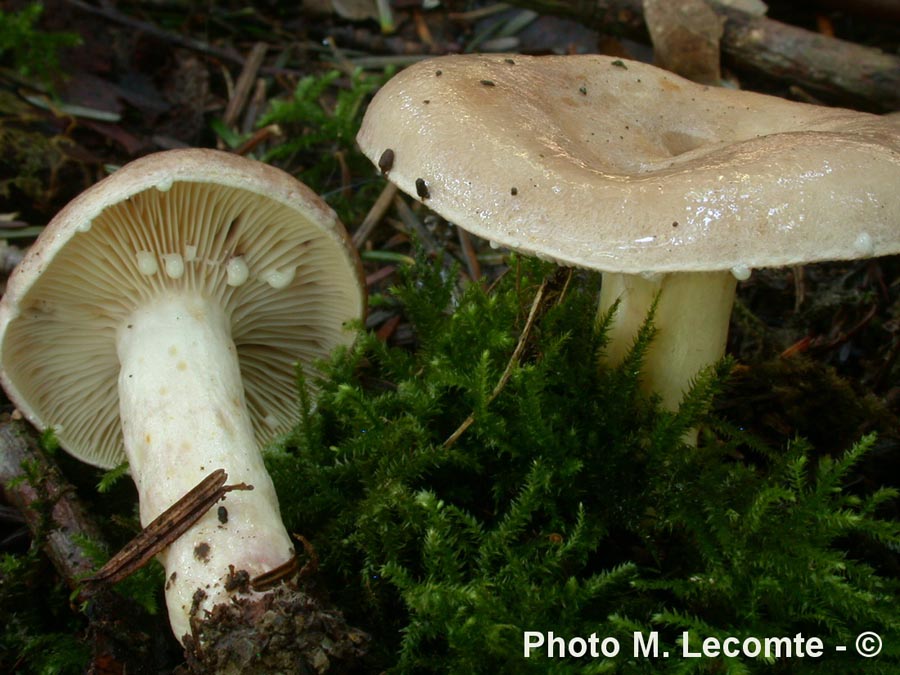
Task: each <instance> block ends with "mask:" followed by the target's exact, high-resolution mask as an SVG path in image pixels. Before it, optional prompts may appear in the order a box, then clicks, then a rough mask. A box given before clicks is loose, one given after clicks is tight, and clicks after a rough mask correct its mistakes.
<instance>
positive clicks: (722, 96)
mask: <svg viewBox="0 0 900 675" xmlns="http://www.w3.org/2000/svg"><path fill="white" fill-rule="evenodd" d="M357 140H358V142H359V145H360V147H361V148H362V150H363V152H364V153H366V155H367V156H368V157H369V158H370V159H371V160H372V161H373V162H377V161H378V159H379V157H380V156H381V155H382V153H383V152H384V151H385V150H386V149H388V148H390V149H391V151H392V159H393V161H392V163H391V168H390V172H389V173H388V178H389V179H390V180H391V181H393V182H395V183H396V184H397V185H398V186H399V187H400V188H401V189H402V190H404V191H405V192H407V193H408V194H410V195H412V196H414V197H417V198H419V199H427V205H428V207H429V208H431V209H432V210H434V211H436V212H437V213H440V214H441V215H442V216H444V217H445V218H447V219H448V220H450V221H452V222H454V223H456V224H457V225H459V226H460V227H463V228H465V229H467V230H469V231H471V232H473V233H475V234H477V235H480V236H482V237H484V238H486V239H489V240H491V241H494V242H498V243H500V244H503V245H505V246H508V247H510V248H513V249H516V250H520V251H523V252H526V253H532V254H537V255H541V256H544V257H548V258H551V259H554V260H556V261H559V262H562V263H565V264H570V265H577V266H582V267H589V268H594V269H599V270H603V271H608V272H622V273H642V272H676V271H715V270H729V269H735V270H744V269H752V268H754V267H767V266H779V265H787V264H793V263H802V262H811V261H815V260H832V259H850V258H859V257H868V256H877V255H886V254H890V253H897V252H900V236H898V235H900V226H898V224H900V191H898V186H900V128H898V126H897V125H895V124H891V123H890V121H889V120H886V119H882V118H880V117H878V116H876V115H869V114H866V113H860V112H854V111H850V110H842V109H834V108H824V107H819V106H812V105H805V104H801V103H795V102H791V101H786V100H783V99H779V98H775V97H771V96H765V95H762V94H756V93H752V92H745V91H735V90H730V89H724V88H721V89H720V88H713V87H707V86H702V85H698V84H695V83H692V82H690V81H688V80H685V79H682V78H680V77H678V76H676V75H673V74H671V73H668V72H666V71H664V70H661V69H659V68H655V67H653V66H649V65H646V64H643V63H638V62H635V61H627V60H624V59H614V58H610V57H606V56H542V57H527V56H519V55H515V56H494V55H465V56H447V57H440V58H437V59H432V60H429V61H423V62H420V63H418V64H416V65H414V66H411V67H409V68H407V69H405V70H403V71H401V72H400V73H399V74H398V75H396V76H395V77H394V78H392V79H391V80H390V81H389V82H388V83H387V84H386V85H385V86H384V87H383V88H382V89H381V90H380V91H379V92H378V93H377V95H376V96H375V98H374V99H373V101H372V103H371V104H370V105H369V108H368V111H367V112H366V116H365V119H364V121H363V124H362V128H361V130H360V132H359V136H358V137H357ZM423 188H424V189H423Z"/></svg>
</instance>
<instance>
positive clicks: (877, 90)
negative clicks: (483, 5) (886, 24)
mask: <svg viewBox="0 0 900 675" xmlns="http://www.w3.org/2000/svg"><path fill="white" fill-rule="evenodd" d="M511 4H514V5H518V6H520V7H528V8H531V9H534V10H537V11H539V12H541V13H546V14H556V15H559V16H569V17H572V18H574V19H576V20H578V21H581V22H584V23H585V24H587V25H590V26H593V27H594V28H596V29H597V30H600V31H603V32H608V33H610V34H613V35H625V36H626V37H630V38H632V39H636V40H641V41H644V42H647V41H648V37H647V29H646V26H645V25H644V15H643V6H642V2H641V0H511ZM712 6H713V8H714V9H715V11H716V12H717V13H718V14H719V15H720V16H721V17H722V18H723V19H724V20H725V32H724V35H723V36H722V52H723V56H724V58H725V60H726V62H728V63H729V64H730V65H731V66H733V67H735V68H739V69H741V68H743V69H746V70H751V71H754V72H757V73H763V74H765V75H767V76H769V77H775V78H777V79H779V80H782V81H785V82H787V83H792V84H796V85H798V86H800V87H801V88H803V89H807V90H810V91H813V92H815V93H816V95H818V96H822V97H823V98H827V99H829V100H831V101H832V102H837V103H843V104H845V105H853V106H861V107H865V108H867V109H871V110H876V111H889V110H897V109H900V57H898V56H897V55H895V54H889V53H885V52H882V51H881V50H879V49H874V48H872V47H864V46H862V45H858V44H855V43H852V42H847V41H845V40H839V39H837V38H833V37H828V36H827V35H820V34H818V33H813V32H811V31H808V30H804V29H802V28H797V27H795V26H789V25H787V24H784V23H781V22H779V21H774V20H772V19H768V18H766V17H762V16H753V15H750V14H747V13H745V12H741V11H739V10H735V9H730V8H727V7H724V6H722V5H720V4H714V5H712Z"/></svg>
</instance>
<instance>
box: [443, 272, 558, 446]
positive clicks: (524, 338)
mask: <svg viewBox="0 0 900 675" xmlns="http://www.w3.org/2000/svg"><path fill="white" fill-rule="evenodd" d="M547 281H548V278H546V277H545V278H544V280H543V281H542V282H541V285H540V286H539V287H538V290H537V293H535V294H534V300H532V301H531V309H530V310H529V311H528V318H527V319H526V320H525V326H524V327H523V328H522V332H521V334H520V335H519V341H518V342H517V343H516V348H515V349H514V350H513V353H512V355H511V356H510V357H509V361H507V362H506V368H505V369H504V370H503V374H502V375H501V376H500V379H499V380H497V384H496V385H494V389H493V391H491V395H490V396H489V397H488V400H487V403H486V405H490V404H491V403H493V401H494V399H496V398H497V397H498V396H499V395H500V392H501V391H503V388H504V387H505V386H506V383H507V382H509V378H510V377H511V376H512V372H513V369H514V368H515V367H516V365H517V364H518V363H519V359H520V358H521V357H522V351H523V350H524V349H525V344H526V343H527V342H528V336H529V335H530V334H531V328H532V326H533V325H534V320H535V318H536V317H537V312H538V308H539V307H540V306H541V301H542V300H543V298H544V291H545V290H546V288H547ZM474 422H475V415H474V413H472V414H470V415H469V416H468V417H466V419H464V420H463V422H462V424H460V425H459V426H458V427H457V428H456V431H454V432H453V433H452V434H450V436H448V437H447V440H445V441H444V443H443V446H442V447H443V448H444V449H447V448H449V447H450V446H452V445H453V444H454V443H456V441H458V440H459V438H460V436H462V435H463V434H464V433H465V432H466V429H468V428H469V427H470V426H472V424H473V423H474Z"/></svg>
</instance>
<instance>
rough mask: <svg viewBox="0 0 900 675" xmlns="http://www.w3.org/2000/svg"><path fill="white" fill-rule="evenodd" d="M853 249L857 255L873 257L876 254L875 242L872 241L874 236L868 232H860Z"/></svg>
mask: <svg viewBox="0 0 900 675" xmlns="http://www.w3.org/2000/svg"><path fill="white" fill-rule="evenodd" d="M853 248H854V249H855V250H856V252H857V253H861V254H862V255H864V256H871V255H873V254H874V253H875V242H874V241H873V240H872V235H871V234H869V233H868V232H860V233H859V235H858V236H857V237H856V241H854V242H853Z"/></svg>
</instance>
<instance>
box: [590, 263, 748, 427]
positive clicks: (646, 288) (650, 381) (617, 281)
mask: <svg viewBox="0 0 900 675" xmlns="http://www.w3.org/2000/svg"><path fill="white" fill-rule="evenodd" d="M736 284H737V281H736V279H735V277H734V275H733V274H732V273H731V272H730V271H726V272H673V273H669V274H659V275H655V276H653V277H650V278H644V277H643V276H640V275H635V274H617V273H610V272H606V273H604V274H603V285H602V287H601V289H600V312H601V313H605V312H607V311H609V309H610V308H611V307H612V305H613V303H614V302H615V301H616V300H618V301H619V306H618V308H617V310H616V313H615V315H614V316H613V318H612V321H611V324H610V328H609V334H608V335H609V343H608V345H607V349H606V357H607V359H608V360H609V362H610V363H612V364H613V365H616V364H618V363H620V362H621V361H622V359H623V358H624V357H625V355H626V354H627V353H628V350H629V349H631V347H632V345H633V344H634V338H635V336H636V335H637V332H638V329H639V328H640V327H641V325H642V324H643V323H644V321H645V320H646V319H647V314H648V312H649V311H650V308H651V306H652V305H653V300H654V298H656V297H657V294H658V295H659V303H658V304H657V306H656V314H655V316H654V322H653V323H654V326H656V330H657V333H656V337H655V338H654V340H653V342H652V344H651V345H650V349H649V351H648V353H647V356H646V359H645V361H644V369H643V380H642V385H643V386H644V388H645V390H646V391H651V392H654V393H656V394H659V396H660V397H661V399H662V405H663V406H664V407H665V408H666V409H668V410H676V409H677V408H678V405H679V404H680V403H681V400H682V398H683V397H684V393H685V392H686V391H687V390H688V389H689V388H690V386H691V382H692V381H693V379H694V378H695V377H696V375H697V374H698V373H699V372H700V371H701V370H702V369H703V368H706V367H707V366H710V365H712V364H714V363H716V361H718V360H719V359H721V358H722V356H723V354H724V353H725V342H726V340H727V338H728V322H729V318H730V316H731V307H732V305H733V304H734V292H735V286H736Z"/></svg>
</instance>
